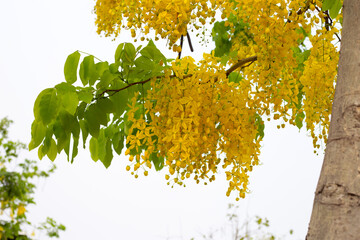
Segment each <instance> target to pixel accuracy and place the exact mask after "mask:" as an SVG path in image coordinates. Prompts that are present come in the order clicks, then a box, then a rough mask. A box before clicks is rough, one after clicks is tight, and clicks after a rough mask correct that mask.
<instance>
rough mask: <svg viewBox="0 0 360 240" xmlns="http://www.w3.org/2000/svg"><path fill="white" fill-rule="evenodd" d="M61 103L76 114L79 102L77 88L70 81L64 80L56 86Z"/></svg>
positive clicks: (71, 112)
mask: <svg viewBox="0 0 360 240" xmlns="http://www.w3.org/2000/svg"><path fill="white" fill-rule="evenodd" d="M55 88H56V90H57V95H58V96H59V98H60V102H61V105H62V106H63V108H64V109H65V110H66V111H68V112H69V113H70V114H72V115H74V114H75V112H76V108H77V106H78V104H79V98H78V95H77V94H76V88H75V87H74V86H73V85H71V84H70V83H66V82H62V83H60V84H58V85H56V86H55Z"/></svg>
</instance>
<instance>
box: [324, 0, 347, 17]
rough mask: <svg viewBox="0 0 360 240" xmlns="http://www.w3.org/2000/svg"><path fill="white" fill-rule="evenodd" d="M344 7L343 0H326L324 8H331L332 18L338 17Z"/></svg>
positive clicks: (325, 9)
mask: <svg viewBox="0 0 360 240" xmlns="http://www.w3.org/2000/svg"><path fill="white" fill-rule="evenodd" d="M341 8H342V0H324V2H323V5H322V10H323V11H327V10H329V14H330V17H331V18H336V17H337V15H338V14H339V12H340V9H341Z"/></svg>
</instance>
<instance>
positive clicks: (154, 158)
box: [150, 152, 164, 171]
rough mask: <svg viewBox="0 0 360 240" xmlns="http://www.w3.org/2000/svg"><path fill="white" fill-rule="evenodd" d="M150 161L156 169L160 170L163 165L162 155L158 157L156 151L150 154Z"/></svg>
mask: <svg viewBox="0 0 360 240" xmlns="http://www.w3.org/2000/svg"><path fill="white" fill-rule="evenodd" d="M150 161H151V162H153V164H154V166H155V169H156V171H160V170H161V169H162V168H163V167H164V157H159V156H158V153H156V152H153V153H151V154H150Z"/></svg>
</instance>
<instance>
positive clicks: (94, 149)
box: [89, 137, 99, 162]
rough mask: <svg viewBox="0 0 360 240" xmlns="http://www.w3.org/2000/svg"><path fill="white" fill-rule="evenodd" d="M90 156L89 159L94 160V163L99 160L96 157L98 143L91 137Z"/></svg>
mask: <svg viewBox="0 0 360 240" xmlns="http://www.w3.org/2000/svg"><path fill="white" fill-rule="evenodd" d="M89 148H90V155H91V159H92V160H94V162H97V160H99V157H98V152H99V150H98V141H97V139H96V138H94V137H92V138H91V139H90V147H89Z"/></svg>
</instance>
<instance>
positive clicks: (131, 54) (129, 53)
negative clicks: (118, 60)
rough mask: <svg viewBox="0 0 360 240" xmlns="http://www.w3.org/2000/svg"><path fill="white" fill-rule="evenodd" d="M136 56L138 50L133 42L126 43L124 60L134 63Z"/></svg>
mask: <svg viewBox="0 0 360 240" xmlns="http://www.w3.org/2000/svg"><path fill="white" fill-rule="evenodd" d="M135 57H136V50H135V47H134V45H133V44H131V43H125V47H124V53H123V58H122V59H123V62H125V63H128V64H132V63H133V62H134V60H135Z"/></svg>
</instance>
